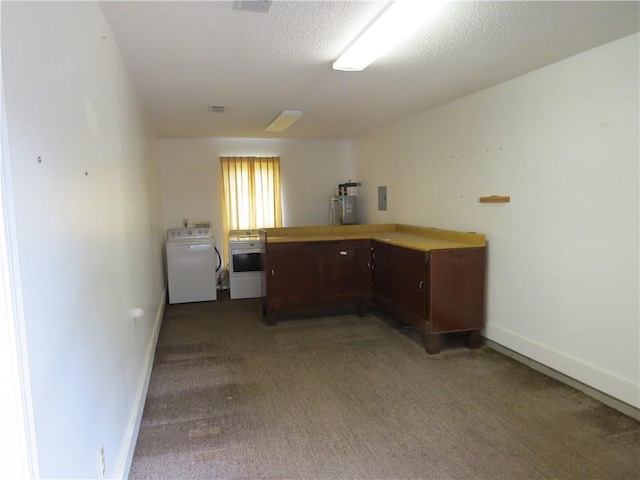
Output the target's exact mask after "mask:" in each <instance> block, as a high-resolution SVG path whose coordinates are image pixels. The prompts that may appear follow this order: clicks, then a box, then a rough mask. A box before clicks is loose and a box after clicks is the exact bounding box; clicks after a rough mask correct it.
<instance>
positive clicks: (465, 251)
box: [263, 240, 486, 353]
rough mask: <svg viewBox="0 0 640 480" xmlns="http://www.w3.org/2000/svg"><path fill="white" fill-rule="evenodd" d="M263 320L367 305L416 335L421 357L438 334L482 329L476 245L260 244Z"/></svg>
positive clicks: (472, 336)
mask: <svg viewBox="0 0 640 480" xmlns="http://www.w3.org/2000/svg"><path fill="white" fill-rule="evenodd" d="M265 251H266V255H265V276H266V295H265V297H264V299H263V310H264V318H265V322H266V323H268V324H271V325H273V324H275V323H276V321H277V314H278V312H281V311H285V310H301V309H329V308H332V307H335V306H339V305H347V304H353V305H356V306H357V307H358V314H360V315H363V314H364V313H365V311H366V305H367V303H369V302H373V303H374V304H376V305H378V306H379V307H381V308H383V309H385V310H387V311H388V312H390V313H391V314H392V315H394V316H396V317H397V318H399V319H401V320H402V321H403V322H405V323H406V324H408V325H410V326H411V327H412V328H414V329H415V330H416V331H418V332H420V333H421V334H422V338H423V342H424V348H425V350H426V351H427V352H428V353H438V352H439V351H440V335H442V334H445V333H451V332H466V333H467V335H468V336H467V344H468V346H469V347H470V348H475V347H478V346H480V330H481V329H482V328H483V327H484V298H485V283H484V282H485V252H486V248H485V247H484V246H481V247H480V246H478V247H465V248H450V249H432V250H430V251H424V250H414V249H410V248H405V247H400V246H396V245H391V244H389V243H385V242H380V241H376V240H372V241H370V240H339V241H312V242H299V241H298V242H286V243H277V242H273V243H269V242H268V241H267V242H266V243H265Z"/></svg>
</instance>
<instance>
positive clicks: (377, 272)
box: [371, 241, 393, 301]
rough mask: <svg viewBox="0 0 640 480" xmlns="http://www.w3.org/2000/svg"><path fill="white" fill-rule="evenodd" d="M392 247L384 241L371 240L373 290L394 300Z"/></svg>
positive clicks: (380, 295)
mask: <svg viewBox="0 0 640 480" xmlns="http://www.w3.org/2000/svg"><path fill="white" fill-rule="evenodd" d="M391 256H392V253H391V247H390V246H389V245H387V244H385V243H382V242H376V241H373V242H371V261H372V264H373V272H372V287H371V289H372V292H373V293H374V294H375V295H377V296H379V297H382V298H385V299H387V300H389V301H391V300H392V298H391V297H392V291H391V286H392V284H393V283H392V280H391Z"/></svg>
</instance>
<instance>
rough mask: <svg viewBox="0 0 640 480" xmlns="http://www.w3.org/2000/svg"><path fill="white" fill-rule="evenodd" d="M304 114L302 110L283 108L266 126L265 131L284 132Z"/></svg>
mask: <svg viewBox="0 0 640 480" xmlns="http://www.w3.org/2000/svg"><path fill="white" fill-rule="evenodd" d="M301 116H302V112H301V111H300V110H282V111H281V112H280V113H279V114H278V115H277V116H276V118H274V119H273V120H271V123H269V125H267V128H265V132H284V131H285V130H286V129H287V128H289V127H290V126H291V124H292V123H293V122H295V121H296V120H298V119H299V118H300V117H301Z"/></svg>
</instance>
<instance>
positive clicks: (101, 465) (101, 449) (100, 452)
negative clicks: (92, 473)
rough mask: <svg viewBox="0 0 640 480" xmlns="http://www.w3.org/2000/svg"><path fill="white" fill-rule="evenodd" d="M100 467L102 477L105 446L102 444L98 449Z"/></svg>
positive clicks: (101, 476)
mask: <svg viewBox="0 0 640 480" xmlns="http://www.w3.org/2000/svg"><path fill="white" fill-rule="evenodd" d="M98 469H99V471H100V478H104V447H103V446H100V450H98Z"/></svg>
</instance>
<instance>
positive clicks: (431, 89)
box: [102, 0, 640, 138]
mask: <svg viewBox="0 0 640 480" xmlns="http://www.w3.org/2000/svg"><path fill="white" fill-rule="evenodd" d="M233 4H234V2H231V1H195V2H185V1H175V2H171V1H164V2H154V1H143V2H131V1H110V2H103V3H102V9H103V11H104V13H105V16H106V18H107V20H108V22H109V24H110V25H111V28H112V31H113V35H114V37H115V40H116V42H117V43H118V45H119V47H120V49H121V51H122V54H123V55H124V58H125V61H126V62H127V65H128V68H129V70H130V72H131V75H132V77H133V79H134V81H135V82H136V84H137V87H138V90H139V93H140V96H141V99H142V101H143V103H144V104H145V107H146V109H147V111H148V113H149V114H150V116H151V119H152V121H153V123H154V125H155V128H156V132H157V133H158V135H159V136H161V137H194V136H213V137H261V138H269V137H276V136H277V137H282V138H353V137H357V136H359V135H361V134H363V133H366V132H368V131H370V130H373V129H375V128H378V127H381V126H384V125H387V124H389V123H392V122H394V121H397V120H400V119H403V118H406V117H408V116H411V115H413V114H416V113H418V112H421V111H424V110H428V109H430V108H433V107H436V106H438V105H442V104H444V103H447V102H449V101H451V100H454V99H456V98H460V97H463V96H465V95H469V94H471V93H474V92H477V91H479V90H482V89H484V88H486V87H489V86H491V85H495V84H498V83H500V82H503V81H505V80H507V79H510V78H514V77H517V76H519V75H522V74H524V73H527V72H530V71H532V70H535V69H537V68H540V67H542V66H544V65H548V64H550V63H553V62H556V61H558V60H561V59H563V58H566V57H569V56H571V55H574V54H576V53H579V52H582V51H585V50H588V49H590V48H593V47H596V46H598V45H602V44H604V43H607V42H610V41H613V40H616V39H618V38H622V37H624V36H627V35H630V34H632V33H634V32H637V31H638V30H639V29H640V27H639V23H640V11H639V5H640V3H639V2H637V1H634V2H609V1H605V2H592V1H584V2H568V1H561V2H531V1H526V2H513V1H501V2H487V1H482V2H475V1H472V2H470V1H465V2H453V3H451V4H449V5H448V6H447V7H445V9H444V10H443V11H442V13H441V14H440V15H439V17H438V18H436V19H434V20H432V21H431V22H430V23H428V24H426V25H425V26H424V27H423V28H422V29H421V30H420V31H419V32H418V33H417V34H415V35H413V36H412V37H411V38H409V39H407V40H406V41H404V42H403V43H401V44H399V45H397V46H396V47H395V48H393V49H392V50H390V51H389V52H388V53H386V54H385V55H384V56H382V57H381V58H379V59H378V60H377V61H376V62H374V63H373V64H372V65H370V66H369V67H368V68H367V69H365V70H364V71H362V72H339V71H334V70H333V69H332V68H331V64H332V63H333V61H334V60H335V59H336V58H337V57H338V55H339V54H340V53H341V52H342V51H343V50H344V49H345V48H346V46H347V45H348V44H349V43H350V41H351V40H353V39H354V38H355V37H356V36H357V35H358V34H359V32H360V31H361V30H362V29H363V28H364V27H365V26H366V25H367V24H368V23H369V22H370V21H371V19H372V18H373V17H375V16H376V15H377V13H378V12H379V11H380V10H381V9H382V8H384V6H385V5H386V2H368V1H353V0H352V1H282V0H274V1H273V2H272V4H271V7H270V9H269V11H268V13H259V12H251V11H242V10H238V9H234V8H232V7H233ZM211 105H224V106H226V107H227V110H226V112H225V113H212V112H209V111H208V107H209V106H211ZM284 109H294V110H302V111H303V112H304V116H303V117H302V118H301V119H300V120H299V121H298V122H296V123H295V124H294V125H293V126H291V127H290V128H289V129H288V130H286V131H285V132H282V133H279V134H269V133H267V132H265V131H264V129H265V127H266V126H267V124H268V123H269V121H270V120H271V119H272V118H273V117H274V116H275V115H276V114H277V113H278V112H279V111H280V110H284Z"/></svg>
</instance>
